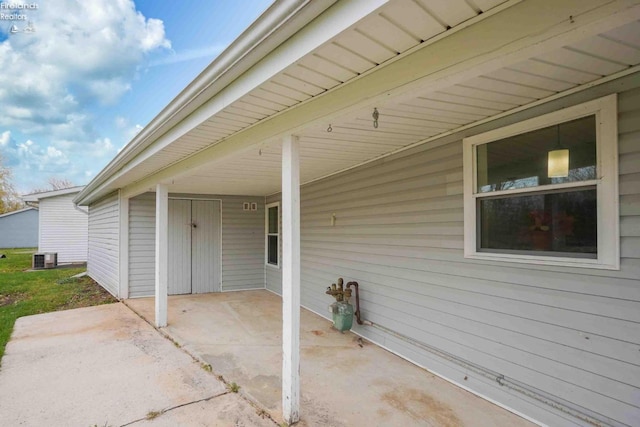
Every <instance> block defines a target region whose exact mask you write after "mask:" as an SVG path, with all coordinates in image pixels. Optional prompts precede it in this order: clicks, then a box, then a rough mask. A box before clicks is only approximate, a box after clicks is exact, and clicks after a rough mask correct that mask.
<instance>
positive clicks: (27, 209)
mask: <svg viewBox="0 0 640 427" xmlns="http://www.w3.org/2000/svg"><path fill="white" fill-rule="evenodd" d="M31 210H34V211H37V210H38V208H35V207H33V206H28V207H26V208H22V209H18V210H17V211H11V212H5V213H3V214H0V218H4V217H5V216H11V215H14V214H19V213H21V212H26V211H31Z"/></svg>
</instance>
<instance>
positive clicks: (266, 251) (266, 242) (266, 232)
mask: <svg viewBox="0 0 640 427" xmlns="http://www.w3.org/2000/svg"><path fill="white" fill-rule="evenodd" d="M272 207H277V208H278V233H277V234H278V263H277V264H271V263H270V262H269V208H272ZM264 215H265V216H264V264H265V265H266V266H267V267H269V268H275V269H278V270H279V269H280V255H281V254H280V242H281V240H282V239H281V236H280V202H274V203H269V204H268V205H266V206H265V212H264ZM271 234H274V233H271Z"/></svg>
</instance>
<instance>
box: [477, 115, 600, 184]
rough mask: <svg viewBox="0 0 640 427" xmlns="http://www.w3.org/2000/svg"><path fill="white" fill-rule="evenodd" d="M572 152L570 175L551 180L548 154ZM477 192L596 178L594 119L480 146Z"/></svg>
mask: <svg viewBox="0 0 640 427" xmlns="http://www.w3.org/2000/svg"><path fill="white" fill-rule="evenodd" d="M560 148H562V149H568V150H569V174H568V176H567V177H562V178H549V177H548V173H547V172H548V160H547V159H548V157H547V156H548V153H549V151H552V150H556V149H560ZM476 155H477V183H478V188H477V191H478V192H479V193H487V192H492V191H502V190H512V189H518V188H527V187H537V186H540V185H549V184H561V183H566V182H577V181H587V180H592V179H596V172H597V171H596V123H595V116H587V117H583V118H580V119H577V120H572V121H570V122H566V123H560V124H559V125H554V126H549V127H546V128H542V129H537V130H534V131H531V132H527V133H523V134H519V135H515V136H511V137H509V138H504V139H501V140H498V141H494V142H492V143H490V144H483V145H480V146H478V147H477V152H476Z"/></svg>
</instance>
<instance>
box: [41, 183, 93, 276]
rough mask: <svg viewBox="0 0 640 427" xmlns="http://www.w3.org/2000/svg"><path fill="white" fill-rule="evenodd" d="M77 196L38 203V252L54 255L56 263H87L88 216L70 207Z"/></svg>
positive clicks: (69, 195) (83, 211) (79, 209)
mask: <svg viewBox="0 0 640 427" xmlns="http://www.w3.org/2000/svg"><path fill="white" fill-rule="evenodd" d="M76 195H77V193H72V194H65V195H62V196H55V197H48V198H45V199H41V200H40V202H39V203H38V209H39V211H40V235H39V238H38V251H39V252H57V253H58V263H69V262H86V261H87V242H88V238H89V237H88V222H89V221H88V214H87V211H86V208H85V207H78V208H76V206H75V205H74V204H73V198H74V197H75V196H76Z"/></svg>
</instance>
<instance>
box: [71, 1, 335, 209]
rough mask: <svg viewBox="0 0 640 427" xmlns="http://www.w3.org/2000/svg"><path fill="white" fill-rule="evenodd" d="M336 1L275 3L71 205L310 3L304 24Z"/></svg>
mask: <svg viewBox="0 0 640 427" xmlns="http://www.w3.org/2000/svg"><path fill="white" fill-rule="evenodd" d="M336 1H337V0H320V1H319V0H314V1H313V2H312V0H280V1H279V0H276V1H275V2H274V3H273V4H272V5H271V6H269V8H267V10H265V11H264V12H263V13H262V15H260V16H259V17H258V18H257V19H256V20H255V21H254V22H253V23H252V24H251V25H250V26H249V27H248V28H247V29H246V30H245V31H244V32H243V33H242V34H241V35H240V36H238V37H237V38H236V39H235V40H234V41H233V42H232V43H231V44H230V45H229V47H227V48H226V49H225V50H224V51H223V52H222V53H221V54H220V55H219V56H218V57H217V58H215V59H214V60H213V62H211V64H209V65H208V66H207V68H205V69H204V71H202V72H201V73H200V74H199V75H198V76H197V77H196V78H195V79H194V80H193V81H192V82H191V83H189V85H187V87H186V88H185V89H183V90H182V91H181V92H180V93H179V94H178V95H177V96H176V97H175V98H174V99H173V100H172V101H171V102H170V103H169V104H168V105H167V106H166V107H165V108H164V109H163V110H162V111H161V112H160V113H159V114H158V115H156V116H155V117H154V118H153V119H152V120H151V122H150V123H149V124H147V126H145V127H144V128H143V129H142V131H140V133H138V134H137V135H136V136H135V137H134V138H133V139H132V140H131V141H130V142H129V143H128V144H127V145H126V146H125V147H124V148H123V149H122V150H121V151H120V152H119V153H118V154H117V155H116V157H115V158H113V159H112V160H111V161H110V162H109V163H108V164H107V166H105V167H104V168H103V169H102V171H100V172H99V173H98V175H96V176H95V177H94V178H93V179H92V180H91V182H89V183H88V184H87V185H86V186H85V188H84V189H83V190H82V191H81V192H80V194H79V195H78V196H77V197H76V198H75V199H74V203H76V204H85V203H87V200H88V199H89V198H90V196H91V195H92V193H93V192H94V191H96V190H98V189H99V188H100V186H101V185H102V184H103V183H104V182H105V181H106V180H107V178H108V177H110V176H112V175H113V174H114V173H116V172H117V171H118V170H120V169H121V168H122V167H124V166H125V165H126V164H127V163H129V162H130V161H131V160H133V159H135V157H136V156H137V155H138V154H139V153H141V152H142V151H144V150H145V149H146V148H147V147H149V146H150V145H152V144H153V143H154V142H155V141H156V140H157V139H158V138H159V137H160V136H161V135H162V134H164V133H166V132H167V131H168V130H169V129H171V128H172V127H173V126H175V125H176V124H177V123H178V122H180V121H181V120H182V119H184V118H185V117H186V116H188V115H189V114H191V113H192V112H193V111H195V110H196V109H197V108H199V107H200V106H201V105H202V104H204V103H205V102H206V101H208V100H209V99H211V98H212V97H213V96H215V95H216V93H218V92H219V91H220V90H222V89H223V88H224V87H226V84H224V82H222V84H221V85H220V86H221V87H217V88H216V87H214V86H215V84H216V83H218V82H219V81H220V80H221V79H222V77H225V76H227V75H228V74H230V73H232V72H236V73H237V74H241V73H243V72H245V71H246V70H248V69H249V68H251V67H252V66H254V65H255V64H256V63H258V62H259V61H260V60H262V59H263V58H264V56H266V55H267V54H268V53H269V52H270V51H271V50H272V49H273V48H272V49H267V50H266V51H265V52H261V54H257V55H253V56H251V57H249V56H250V54H252V53H254V52H255V51H256V50H258V48H259V47H261V46H263V45H265V44H266V42H267V40H269V38H270V36H272V35H273V34H274V33H276V32H279V31H280V30H286V29H288V30H289V31H290V32H291V34H288V35H287V36H285V37H284V39H283V41H284V40H286V39H287V38H288V37H290V36H291V35H293V34H294V33H295V32H296V31H298V29H299V25H300V22H299V20H297V19H294V17H298V15H300V12H301V11H302V10H303V9H305V8H307V6H310V5H312V3H313V7H311V8H309V9H312V10H311V11H310V13H309V14H308V16H305V17H304V21H305V22H311V21H312V20H313V19H315V18H316V17H317V16H318V15H319V14H321V13H322V12H323V11H324V10H326V9H327V8H329V7H330V6H331V5H333V4H334V3H335V2H336ZM321 2H322V4H321ZM288 27H291V28H290V29H289V28H288ZM278 44H279V43H278Z"/></svg>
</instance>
